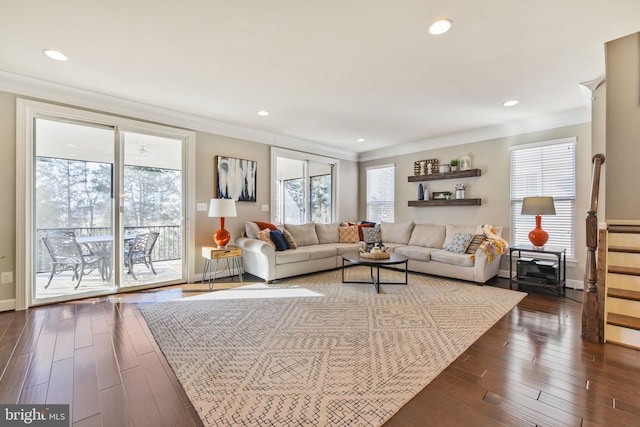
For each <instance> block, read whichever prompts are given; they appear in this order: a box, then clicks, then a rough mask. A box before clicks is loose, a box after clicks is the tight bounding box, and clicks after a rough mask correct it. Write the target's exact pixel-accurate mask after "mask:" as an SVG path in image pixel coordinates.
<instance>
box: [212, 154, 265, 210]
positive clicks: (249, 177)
mask: <svg viewBox="0 0 640 427" xmlns="http://www.w3.org/2000/svg"><path fill="white" fill-rule="evenodd" d="M215 164H216V173H215V177H214V178H215V180H214V187H215V188H216V197H217V198H219V199H233V200H236V201H238V202H255V201H256V178H257V175H258V173H257V167H258V163H257V162H255V161H253V160H243V159H235V158H233V157H225V156H215Z"/></svg>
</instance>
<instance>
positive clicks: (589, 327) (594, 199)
mask: <svg viewBox="0 0 640 427" xmlns="http://www.w3.org/2000/svg"><path fill="white" fill-rule="evenodd" d="M603 163H604V155H602V154H596V155H595V156H593V160H592V165H593V169H592V175H591V205H590V206H589V211H588V212H587V219H586V232H587V263H586V271H585V275H584V294H583V297H582V334H581V337H582V339H583V340H585V341H588V342H593V343H601V342H603V340H604V334H603V332H604V318H603V317H602V315H601V313H600V310H599V309H598V307H599V304H601V303H602V301H599V297H598V262H597V253H596V251H597V249H598V217H597V213H598V193H599V191H600V169H601V167H602V164H603Z"/></svg>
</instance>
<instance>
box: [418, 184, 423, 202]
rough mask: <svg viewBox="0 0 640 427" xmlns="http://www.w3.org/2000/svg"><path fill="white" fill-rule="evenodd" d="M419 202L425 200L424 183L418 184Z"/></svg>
mask: <svg viewBox="0 0 640 427" xmlns="http://www.w3.org/2000/svg"><path fill="white" fill-rule="evenodd" d="M418 200H424V187H423V186H422V183H420V184H418Z"/></svg>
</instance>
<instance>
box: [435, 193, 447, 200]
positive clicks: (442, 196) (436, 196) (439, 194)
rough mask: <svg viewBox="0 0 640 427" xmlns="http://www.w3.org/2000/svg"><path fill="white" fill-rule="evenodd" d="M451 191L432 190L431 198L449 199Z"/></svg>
mask: <svg viewBox="0 0 640 427" xmlns="http://www.w3.org/2000/svg"><path fill="white" fill-rule="evenodd" d="M450 199H451V191H434V192H433V200H450Z"/></svg>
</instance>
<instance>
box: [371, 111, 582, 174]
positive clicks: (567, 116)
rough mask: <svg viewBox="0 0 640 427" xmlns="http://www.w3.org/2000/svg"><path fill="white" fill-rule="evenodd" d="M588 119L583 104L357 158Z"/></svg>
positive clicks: (562, 124)
mask: <svg viewBox="0 0 640 427" xmlns="http://www.w3.org/2000/svg"><path fill="white" fill-rule="evenodd" d="M590 122H591V109H590V108H586V107H585V108H579V109H575V110H569V111H564V112H562V113H557V114H549V115H545V116H538V117H531V118H527V119H523V120H518V121H513V122H509V123H502V124H499V125H495V126H489V127H485V128H480V129H474V130H470V131H467V132H459V133H453V134H450V135H444V136H439V137H436V138H427V139H422V140H420V141H415V142H409V143H406V144H399V145H394V146H392V147H387V148H382V149H377V150H371V151H366V152H363V153H360V155H359V156H358V161H359V162H364V161H368V160H377V159H383V158H386V157H395V156H401V155H405V154H413V153H418V152H421V151H426V150H434V149H436V148H444V147H453V146H455V145H462V144H469V143H472V142H480V141H487V140H490V139H496V138H504V137H508V136H514V135H521V134H525V133H531V132H537V131H543V130H548V129H555V128H560V127H564V126H572V125H577V124H582V123H590Z"/></svg>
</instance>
